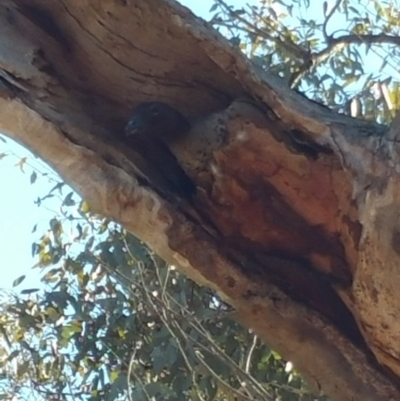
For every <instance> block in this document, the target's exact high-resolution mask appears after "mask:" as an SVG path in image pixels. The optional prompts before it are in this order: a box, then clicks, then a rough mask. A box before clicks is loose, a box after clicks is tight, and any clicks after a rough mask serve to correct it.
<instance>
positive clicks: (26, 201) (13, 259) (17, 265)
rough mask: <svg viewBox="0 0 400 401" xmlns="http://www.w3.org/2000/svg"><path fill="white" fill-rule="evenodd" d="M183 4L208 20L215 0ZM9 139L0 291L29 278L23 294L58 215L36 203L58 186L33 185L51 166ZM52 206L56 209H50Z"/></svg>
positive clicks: (1, 164)
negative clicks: (35, 250)
mask: <svg viewBox="0 0 400 401" xmlns="http://www.w3.org/2000/svg"><path fill="white" fill-rule="evenodd" d="M254 2H255V1H254ZM180 3H182V4H183V5H185V6H187V7H189V8H190V9H191V10H192V11H193V12H194V13H195V14H197V15H200V16H203V17H204V18H206V19H207V17H208V16H209V15H210V14H209V12H208V11H209V10H210V8H211V6H212V5H213V1H212V0H180ZM228 3H229V4H236V5H240V4H244V1H243V0H228ZM5 139H6V141H7V143H3V141H0V155H1V154H2V153H7V154H8V156H7V157H5V158H3V159H1V160H0V187H1V188H2V194H3V195H2V196H1V197H0V261H1V267H0V268H1V280H0V288H11V287H12V283H13V281H14V280H15V279H16V278H18V277H19V276H21V275H26V276H27V277H26V279H25V280H24V282H23V283H22V284H21V285H19V286H18V287H17V288H16V289H15V290H16V291H20V290H22V289H25V288H34V287H37V286H39V285H40V280H39V273H40V271H39V270H38V269H31V267H32V266H33V265H34V264H35V260H34V259H33V258H32V256H31V245H32V243H33V242H34V241H35V239H37V238H38V234H40V233H43V232H44V230H46V229H47V227H48V222H49V220H50V219H51V218H52V217H53V216H54V214H55V213H57V206H58V205H57V203H58V200H55V201H54V202H50V203H49V202H46V203H45V206H41V207H38V206H37V205H36V204H35V203H34V201H35V200H36V199H37V198H38V197H39V196H44V195H45V194H46V193H47V192H48V191H49V190H50V189H51V188H52V187H53V185H54V183H50V182H49V180H48V178H46V177H42V176H40V174H38V179H37V182H36V183H35V184H33V185H32V184H31V183H30V175H31V173H32V171H33V169H32V167H33V168H34V169H35V170H36V169H37V170H38V171H39V172H48V167H46V166H45V165H44V164H43V163H42V162H40V161H39V160H38V159H37V158H35V157H34V156H33V155H32V154H31V153H30V152H28V151H27V150H26V149H24V148H23V147H22V146H20V145H18V144H16V143H13V142H12V141H11V140H10V139H8V138H6V137H5ZM10 153H11V154H10ZM22 157H28V161H27V164H28V165H26V166H25V167H24V168H23V170H24V172H22V171H21V169H20V167H18V166H16V164H17V163H18V162H19V159H20V158H22ZM31 166H32V167H31ZM66 194H67V192H65V195H66ZM52 204H53V205H54V209H48V207H49V205H50V207H51V205H52ZM35 224H38V228H37V232H36V233H32V229H33V227H34V226H35Z"/></svg>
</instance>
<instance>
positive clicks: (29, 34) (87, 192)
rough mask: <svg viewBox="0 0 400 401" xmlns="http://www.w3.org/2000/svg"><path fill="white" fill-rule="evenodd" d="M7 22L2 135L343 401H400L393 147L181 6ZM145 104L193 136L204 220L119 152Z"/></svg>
mask: <svg viewBox="0 0 400 401" xmlns="http://www.w3.org/2000/svg"><path fill="white" fill-rule="evenodd" d="M0 8H1V9H0V19H1V21H0V35H1V38H2V40H1V41H0V80H1V81H0V83H1V87H0V88H1V90H0V130H1V132H4V133H6V134H7V135H9V136H10V137H12V138H14V139H16V140H17V141H19V142H21V143H23V144H24V145H25V146H27V147H28V148H30V149H31V150H33V151H34V152H35V153H36V154H37V155H38V156H40V157H42V158H43V159H44V160H46V161H47V162H48V163H49V164H50V165H51V166H52V167H54V168H55V169H56V170H57V171H58V172H59V173H60V174H61V175H62V177H64V179H65V180H66V181H68V182H69V183H70V184H71V185H72V186H73V187H74V188H75V189H76V190H77V191H78V192H79V193H80V194H81V195H82V196H83V197H84V198H85V199H86V200H87V201H88V202H89V203H90V204H91V206H92V207H93V208H94V209H95V210H97V211H99V212H100V213H102V214H104V215H106V216H108V217H110V218H112V219H115V220H117V221H119V222H120V223H122V224H123V225H124V226H125V227H126V228H127V229H129V230H130V231H132V232H134V233H135V234H136V235H138V236H139V237H140V238H141V239H143V240H144V241H146V242H147V243H148V244H149V245H150V246H151V247H152V248H153V249H154V250H155V251H156V252H157V253H158V254H159V255H160V256H162V257H163V258H165V259H166V260H167V261H170V262H172V263H174V264H176V265H179V266H180V268H181V270H182V271H184V272H185V273H186V274H188V275H189V276H190V277H192V278H194V279H195V280H196V281H198V282H199V283H203V284H205V285H208V286H210V287H212V288H214V289H216V290H217V291H218V292H219V293H220V294H221V295H222V296H223V297H224V298H225V299H226V300H227V301H228V302H229V303H230V304H231V305H233V306H234V307H235V308H236V310H237V318H238V319H239V320H240V321H241V322H242V323H243V324H245V325H247V326H248V327H252V328H253V329H254V330H255V332H256V333H257V334H258V335H259V336H260V337H262V338H264V340H265V341H266V342H268V344H270V346H272V347H273V348H275V349H276V350H277V351H279V352H280V353H281V354H282V355H283V356H285V357H286V358H288V359H290V360H291V361H293V363H294V364H295V366H296V367H297V368H298V369H299V370H301V372H302V373H303V374H304V375H305V377H306V378H308V380H309V381H310V383H311V384H313V385H315V387H316V388H318V389H322V390H323V391H324V392H325V393H326V394H327V395H328V396H329V397H330V398H331V399H333V400H340V401H350V400H355V399H363V400H368V401H370V400H373V401H381V400H398V399H399V398H400V390H399V382H398V378H399V376H400V338H399V337H400V319H399V318H398V317H399V316H400V291H399V290H398V288H399V284H398V283H399V280H398V277H399V262H400V259H399V251H398V250H399V245H398V238H399V235H398V233H399V223H400V212H399V210H400V209H399V207H398V205H399V199H400V184H399V177H398V175H399V170H398V167H397V166H398V165H400V163H399V156H398V155H399V150H398V148H397V147H398V145H397V143H396V142H393V138H394V137H395V135H394V134H393V133H392V134H391V135H390V136H385V135H386V134H385V132H386V130H385V128H384V127H380V126H377V125H372V124H369V123H367V122H364V121H360V120H355V119H350V118H347V117H344V116H338V115H336V114H334V113H332V112H330V111H329V110H327V109H326V108H324V107H319V106H318V105H315V104H314V103H312V102H306V101H305V100H304V98H303V97H301V96H300V95H298V94H296V93H295V92H291V91H289V90H287V89H286V88H285V87H284V86H283V84H282V82H280V81H278V80H276V79H274V78H272V77H269V76H265V75H264V74H263V73H261V72H260V71H258V70H257V69H256V68H255V67H254V66H252V65H251V64H250V62H249V61H248V60H246V59H245V57H243V56H242V55H241V54H239V53H238V52H237V51H236V50H235V49H232V48H231V47H230V45H229V43H228V42H227V41H226V40H225V39H223V38H222V37H220V36H219V35H218V34H217V33H216V32H215V31H213V30H212V29H211V27H210V26H209V25H208V24H206V23H205V22H204V21H202V20H200V19H198V18H195V17H194V16H193V15H192V14H191V13H190V11H189V10H187V9H186V8H184V7H181V6H180V5H178V4H177V3H175V2H174V1H172V0H146V1H142V0H129V1H121V0H91V1H88V0H86V1H84V0H63V1H52V2H50V1H47V0H29V1H28V0H14V1H11V0H10V1H3V2H1V4H0ZM239 98H247V99H251V102H250V103H249V101H247V100H246V101H234V100H235V99H239ZM146 101H161V102H164V103H167V104H169V105H170V106H172V107H174V108H176V109H177V110H179V111H180V112H181V113H183V114H184V115H185V116H186V117H187V118H189V119H190V120H191V121H192V126H193V128H192V129H191V131H190V133H189V135H188V136H186V137H185V139H184V140H182V141H178V142H176V143H173V144H169V146H170V149H171V151H172V152H173V153H174V155H175V156H176V158H177V159H178V160H179V162H180V164H181V166H182V167H183V168H184V169H185V171H186V173H187V174H188V175H189V176H190V177H191V178H192V179H193V180H194V181H195V182H196V184H197V186H198V190H197V195H196V197H195V199H194V200H193V202H192V203H191V204H190V203H188V202H184V201H182V200H181V199H179V197H176V196H175V195H174V194H173V193H171V191H170V189H171V188H170V187H169V185H168V182H167V181H166V180H165V179H163V176H162V175H160V174H159V172H158V171H159V170H158V169H157V168H155V167H156V166H154V165H152V164H151V163H148V160H146V159H145V158H144V157H143V155H141V154H140V153H138V152H136V151H135V150H134V149H131V148H130V147H129V146H127V145H126V142H124V139H123V127H124V126H125V124H126V122H127V119H128V116H129V113H130V111H131V110H132V108H133V107H134V106H135V105H137V104H139V103H142V102H146ZM232 102H233V103H232ZM253 102H255V105H254V104H253ZM389 138H390V140H389Z"/></svg>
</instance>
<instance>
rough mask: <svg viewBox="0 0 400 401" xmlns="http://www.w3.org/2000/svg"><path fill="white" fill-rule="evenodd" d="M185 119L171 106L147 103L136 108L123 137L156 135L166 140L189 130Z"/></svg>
mask: <svg viewBox="0 0 400 401" xmlns="http://www.w3.org/2000/svg"><path fill="white" fill-rule="evenodd" d="M189 127H190V125H189V123H188V121H187V120H186V118H185V117H184V116H183V115H182V114H181V113H179V111H177V110H175V109H174V108H172V107H171V106H168V105H167V104H165V103H161V102H147V103H141V104H139V105H138V106H136V107H135V108H134V109H133V111H132V114H131V117H130V119H129V121H128V124H127V125H126V127H125V135H126V136H127V137H133V136H136V135H156V136H161V137H162V139H166V140H168V136H171V135H172V136H174V135H179V134H181V133H182V132H185V131H187V130H188V129H189Z"/></svg>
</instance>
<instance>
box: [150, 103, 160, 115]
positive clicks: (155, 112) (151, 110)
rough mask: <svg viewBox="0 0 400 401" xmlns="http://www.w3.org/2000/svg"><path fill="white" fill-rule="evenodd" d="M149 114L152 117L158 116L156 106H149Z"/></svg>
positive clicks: (158, 111) (158, 110)
mask: <svg viewBox="0 0 400 401" xmlns="http://www.w3.org/2000/svg"><path fill="white" fill-rule="evenodd" d="M150 112H151V114H152V115H153V116H158V115H159V114H160V109H159V108H158V106H157V105H155V104H152V105H151V106H150Z"/></svg>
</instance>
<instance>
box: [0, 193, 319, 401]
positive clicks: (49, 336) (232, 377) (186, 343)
mask: <svg viewBox="0 0 400 401" xmlns="http://www.w3.org/2000/svg"><path fill="white" fill-rule="evenodd" d="M82 210H87V207H86V205H84V204H83V203H81V204H79V203H77V202H75V201H74V197H73V196H71V194H68V195H67V196H65V199H64V202H63V207H62V214H61V215H62V216H64V217H65V220H62V219H60V218H53V219H52V220H51V221H50V222H49V228H48V231H47V232H46V233H45V234H44V235H43V236H42V237H41V239H40V241H38V242H37V243H35V244H34V246H33V250H34V253H35V256H36V257H37V258H38V263H37V268H40V269H42V272H43V276H42V277H43V278H42V280H43V282H44V283H45V284H46V290H45V291H35V290H28V291H27V292H25V296H21V297H16V296H10V297H8V299H5V300H4V301H3V303H2V304H3V307H2V314H1V318H0V327H1V329H2V334H3V336H4V341H5V342H6V343H7V347H6V348H7V350H5V351H4V352H2V353H0V372H1V373H2V376H3V377H5V378H7V380H4V381H3V386H2V390H0V396H3V397H5V399H7V396H9V398H11V395H12V394H19V395H20V396H22V395H23V394H24V391H26V388H27V387H29V388H30V391H32V392H33V393H34V394H35V399H41V397H42V398H43V399H44V398H56V399H58V400H67V399H75V400H91V401H95V400H118V399H126V397H127V396H128V397H130V399H133V400H150V399H151V400H171V401H175V400H177V401H178V400H182V401H183V400H188V399H190V400H192V399H193V400H195V399H198V400H234V399H243V400H247V399H281V400H294V399H295V400H312V399H314V398H313V397H312V396H311V395H310V394H309V392H308V390H307V388H306V387H305V384H304V382H303V381H302V380H301V378H300V377H299V376H298V375H297V374H296V373H294V372H292V371H290V372H286V370H285V369H286V368H287V366H288V365H287V364H286V363H285V362H284V361H282V360H281V358H280V357H279V356H278V355H276V354H275V353H274V352H272V351H271V350H270V349H268V348H267V347H266V346H265V345H263V344H261V342H260V341H259V340H258V339H257V337H255V336H254V335H253V334H252V333H251V332H250V331H249V330H247V329H244V328H242V327H240V326H238V325H237V324H236V323H235V322H234V321H233V320H232V316H231V315H232V313H233V312H232V311H231V309H230V308H229V307H228V306H227V305H226V304H225V303H224V302H223V301H221V300H220V299H219V298H218V297H217V296H216V295H215V294H213V293H211V292H210V291H209V290H208V289H205V288H201V287H199V286H198V285H196V284H194V283H193V282H191V281H190V280H188V279H186V278H185V277H183V276H182V275H180V274H178V273H177V271H176V270H175V268H174V267H173V266H168V265H166V264H165V262H163V261H162V260H161V259H160V258H158V257H157V256H156V255H154V254H153V253H152V252H151V251H150V250H149V249H148V248H147V247H146V246H145V245H144V244H143V243H141V242H140V241H139V240H138V239H137V238H135V237H134V236H132V235H129V234H128V233H126V232H125V231H124V230H122V229H121V228H120V227H119V226H117V225H116V224H114V223H111V222H109V221H107V220H104V219H101V218H100V217H99V216H95V215H93V214H91V213H90V212H89V211H86V212H82ZM67 228H68V232H69V234H68V235H66V234H65V232H66V231H67ZM22 279H23V278H20V279H17V280H16V281H15V283H14V284H15V285H16V286H17V285H19V284H20V282H21V281H22ZM13 369H15V370H14V371H13ZM10 377H12V380H10ZM0 383H1V380H0ZM1 391H2V393H1Z"/></svg>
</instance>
